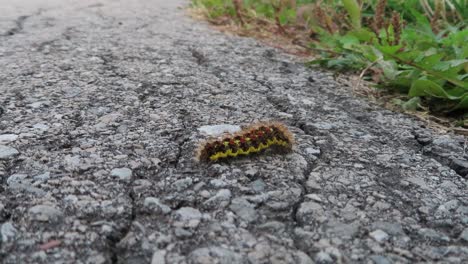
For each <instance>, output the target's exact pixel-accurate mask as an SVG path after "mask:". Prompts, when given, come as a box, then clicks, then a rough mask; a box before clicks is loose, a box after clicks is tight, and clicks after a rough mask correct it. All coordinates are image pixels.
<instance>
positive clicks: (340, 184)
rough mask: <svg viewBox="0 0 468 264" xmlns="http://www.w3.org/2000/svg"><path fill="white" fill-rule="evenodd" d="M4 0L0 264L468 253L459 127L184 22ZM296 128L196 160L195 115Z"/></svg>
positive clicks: (161, 10)
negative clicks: (441, 125) (393, 106)
mask: <svg viewBox="0 0 468 264" xmlns="http://www.w3.org/2000/svg"><path fill="white" fill-rule="evenodd" d="M187 4H188V3H187V2H185V1H179V0H177V1H164V0H154V1H144V0H135V1H118V0H117V1H111V0H86V1H70V0H68V1H65V0H49V1H46V0H37V1H32V0H30V1H27V0H15V1H7V0H0V67H1V71H0V177H1V178H0V262H1V263H153V264H159V263H161V264H163V263H190V264H195V263H200V264H201V263H220V264H221V263H226V264H227V263H252V264H253V263H300V264H306V263H377V264H386V263H423V262H429V263H468V192H467V190H468V184H467V174H468V160H467V156H466V155H465V147H466V144H465V143H466V142H465V138H463V137H460V136H454V135H439V134H437V133H435V132H434V131H432V130H431V129H430V128H428V127H426V125H425V124H424V123H422V122H420V121H418V120H416V119H415V118H412V117H410V116H408V115H404V114H400V113H394V112H391V111H389V110H385V109H382V108H380V107H378V106H375V105H373V104H371V103H369V102H367V101H365V100H364V99H360V98H355V97H353V96H352V95H351V93H350V87H348V85H349V84H347V83H343V82H338V81H336V80H335V79H334V78H333V75H332V74H330V73H326V72H320V71H314V70H311V69H308V68H306V67H304V66H303V65H302V64H301V63H300V62H298V60H297V59H296V58H294V57H292V56H289V55H285V54H282V53H281V52H279V51H277V50H275V49H273V48H270V47H266V46H264V45H261V44H259V43H257V42H256V41H255V40H252V39H249V38H240V37H234V36H228V35H224V34H222V33H219V32H216V31H214V30H213V29H210V28H209V27H208V26H207V25H206V24H204V23H202V22H200V21H194V20H191V19H190V18H189V17H188V16H187V14H186V11H185V7H186V6H187ZM260 120H280V121H282V122H284V123H285V124H286V125H287V126H288V127H289V128H290V130H291V132H292V133H293V134H294V135H295V138H296V140H297V143H296V146H295V147H294V151H293V153H291V154H288V155H279V154H273V153H266V155H257V156H252V157H247V158H240V159H233V160H230V161H228V162H224V163H219V164H199V163H197V162H195V161H194V150H195V149H196V147H197V145H198V144H199V142H200V141H201V140H203V139H205V138H206V135H204V134H203V133H202V132H201V130H200V129H199V128H201V127H204V126H205V127H206V126H211V125H220V124H230V125H246V124H250V123H252V122H255V121H260Z"/></svg>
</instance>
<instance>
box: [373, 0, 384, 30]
mask: <svg viewBox="0 0 468 264" xmlns="http://www.w3.org/2000/svg"><path fill="white" fill-rule="evenodd" d="M386 5H387V0H379V2H377V6H376V8H375V14H374V21H373V22H374V23H373V24H372V29H373V30H374V32H375V34H376V35H377V36H378V35H379V31H380V29H382V27H383V26H384V18H385V6H386Z"/></svg>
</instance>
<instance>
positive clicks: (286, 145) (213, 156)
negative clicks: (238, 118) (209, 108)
mask: <svg viewBox="0 0 468 264" xmlns="http://www.w3.org/2000/svg"><path fill="white" fill-rule="evenodd" d="M293 144H294V137H293V135H292V134H291V132H289V130H288V128H287V127H286V126H285V125H283V124H282V123H279V122H261V123H257V124H253V125H250V126H248V127H246V128H244V129H242V130H241V131H239V132H237V133H235V134H230V135H226V136H224V137H223V138H219V139H212V140H208V141H206V142H204V143H202V144H200V147H199V149H198V153H197V159H198V160H199V161H201V162H216V161H219V160H224V159H228V158H233V157H238V156H246V155H250V154H254V153H259V152H261V151H263V150H266V149H278V150H281V151H283V152H288V151H291V150H292V146H293Z"/></svg>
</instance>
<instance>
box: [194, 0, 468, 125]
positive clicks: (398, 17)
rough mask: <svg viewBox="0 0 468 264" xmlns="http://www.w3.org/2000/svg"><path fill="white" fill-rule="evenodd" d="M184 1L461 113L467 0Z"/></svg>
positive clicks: (401, 100) (325, 62)
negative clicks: (270, 33)
mask: <svg viewBox="0 0 468 264" xmlns="http://www.w3.org/2000/svg"><path fill="white" fill-rule="evenodd" d="M192 3H193V7H194V8H195V9H196V10H198V11H200V12H202V14H203V15H204V16H205V17H206V19H208V20H209V21H211V22H212V23H214V24H227V23H231V24H233V23H234V24H236V25H238V26H239V27H240V28H244V29H247V30H249V29H250V31H251V32H261V31H262V30H263V31H268V32H274V33H275V34H276V35H280V36H282V37H286V38H288V39H289V40H290V42H291V43H293V44H295V45H299V46H302V47H304V48H306V49H308V50H310V51H311V52H312V54H313V56H314V58H315V59H313V60H312V61H310V62H309V63H310V64H311V65H320V66H322V67H325V68H329V69H333V70H336V71H340V72H354V73H356V75H358V76H359V80H365V81H371V82H372V83H373V84H374V86H375V87H376V88H377V89H382V88H383V89H385V91H390V92H392V93H393V94H394V95H395V96H393V97H390V98H391V101H392V102H393V103H394V104H398V105H400V106H401V107H402V108H403V109H404V110H421V111H425V112H431V113H434V114H437V115H449V116H457V117H458V120H464V119H465V118H466V119H467V120H468V27H467V21H468V0H192ZM464 115H466V116H464ZM460 117H461V118H460ZM459 125H464V124H463V121H459Z"/></svg>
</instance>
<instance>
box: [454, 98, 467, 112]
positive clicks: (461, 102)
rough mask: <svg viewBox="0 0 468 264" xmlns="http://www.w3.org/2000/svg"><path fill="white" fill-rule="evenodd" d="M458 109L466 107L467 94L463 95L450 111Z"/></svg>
mask: <svg viewBox="0 0 468 264" xmlns="http://www.w3.org/2000/svg"><path fill="white" fill-rule="evenodd" d="M459 109H468V94H466V95H465V96H463V98H462V99H461V100H460V102H459V103H458V104H457V105H456V106H455V107H453V108H452V109H451V110H450V111H454V110H459Z"/></svg>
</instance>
